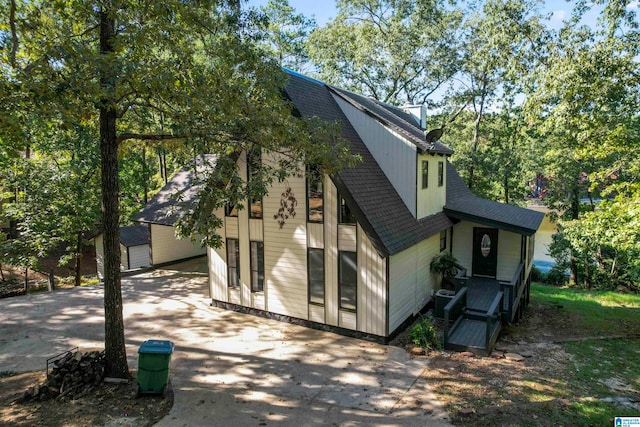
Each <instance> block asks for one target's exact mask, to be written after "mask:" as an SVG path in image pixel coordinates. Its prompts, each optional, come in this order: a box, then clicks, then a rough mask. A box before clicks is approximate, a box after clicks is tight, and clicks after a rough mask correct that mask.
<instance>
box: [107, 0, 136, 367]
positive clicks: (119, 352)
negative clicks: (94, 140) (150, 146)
mask: <svg viewBox="0 0 640 427" xmlns="http://www.w3.org/2000/svg"><path fill="white" fill-rule="evenodd" d="M115 13H116V11H115V8H114V6H113V4H112V3H111V2H110V1H105V3H104V4H103V6H102V8H101V10H100V54H101V55H104V56H103V57H104V58H105V61H104V62H103V67H102V69H101V72H100V85H101V86H102V88H103V94H104V95H103V98H102V99H101V100H100V104H99V112H100V155H101V167H102V221H103V226H104V230H103V231H104V234H103V236H104V327H105V335H104V346H105V376H106V377H112V378H129V377H130V374H129V366H128V364H127V352H126V347H125V340H124V321H123V315H122V290H121V287H120V284H121V283H120V236H119V229H118V222H119V219H120V207H119V200H118V195H119V188H118V146H117V139H116V136H117V135H116V117H117V115H116V109H115V99H116V69H115V68H116V65H115V63H114V61H113V57H114V52H115V49H114V38H115Z"/></svg>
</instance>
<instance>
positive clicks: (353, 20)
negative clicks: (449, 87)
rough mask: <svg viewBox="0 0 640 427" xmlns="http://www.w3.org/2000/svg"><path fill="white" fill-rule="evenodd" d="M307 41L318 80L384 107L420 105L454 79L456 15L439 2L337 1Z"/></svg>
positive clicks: (457, 11) (457, 13) (407, 0)
mask: <svg viewBox="0 0 640 427" xmlns="http://www.w3.org/2000/svg"><path fill="white" fill-rule="evenodd" d="M337 8H338V16H336V18H335V19H334V20H333V21H332V22H330V23H329V24H327V25H326V26H325V27H323V28H319V29H317V30H316V31H314V32H313V33H312V34H311V35H310V37H309V54H310V56H311V60H312V61H313V64H314V65H315V67H316V68H317V70H318V72H319V74H320V76H321V77H322V79H323V80H325V81H328V82H330V83H332V84H335V85H336V86H340V87H344V88H346V89H350V90H353V91H355V92H358V93H362V94H364V95H368V96H372V97H374V98H376V99H379V100H381V101H384V102H388V103H391V104H397V105H402V104H406V103H410V104H423V103H425V102H427V100H428V99H429V97H430V96H431V94H432V93H433V92H434V91H436V90H437V89H438V88H439V87H441V86H442V85H443V84H444V83H445V82H447V81H448V80H449V79H450V78H451V77H452V76H453V75H454V74H455V73H456V65H455V64H456V61H457V56H456V55H455V54H452V52H453V51H455V47H456V46H457V40H456V33H455V29H456V28H457V26H458V23H459V22H460V19H461V11H460V10H458V9H455V8H448V7H447V6H446V5H445V2H444V1H441V0H433V1H417V0H402V1H391V0H383V1H379V0H359V1H338V2H337Z"/></svg>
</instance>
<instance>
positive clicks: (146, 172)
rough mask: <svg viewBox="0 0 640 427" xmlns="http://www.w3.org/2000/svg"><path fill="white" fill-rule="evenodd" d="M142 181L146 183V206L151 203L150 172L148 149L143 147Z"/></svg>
mask: <svg viewBox="0 0 640 427" xmlns="http://www.w3.org/2000/svg"><path fill="white" fill-rule="evenodd" d="M142 180H143V182H144V184H143V185H144V204H145V206H146V205H147V203H149V170H148V168H147V147H146V146H145V145H143V146H142Z"/></svg>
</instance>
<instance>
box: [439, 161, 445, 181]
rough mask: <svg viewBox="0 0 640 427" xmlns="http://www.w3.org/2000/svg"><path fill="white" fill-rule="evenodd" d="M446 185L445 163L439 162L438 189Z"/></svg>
mask: <svg viewBox="0 0 640 427" xmlns="http://www.w3.org/2000/svg"><path fill="white" fill-rule="evenodd" d="M443 185H444V162H438V187H442V186H443Z"/></svg>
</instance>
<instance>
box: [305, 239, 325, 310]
mask: <svg viewBox="0 0 640 427" xmlns="http://www.w3.org/2000/svg"><path fill="white" fill-rule="evenodd" d="M307 276H308V280H309V302H310V303H312V304H320V305H324V250H323V249H313V248H309V249H308V250H307Z"/></svg>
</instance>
